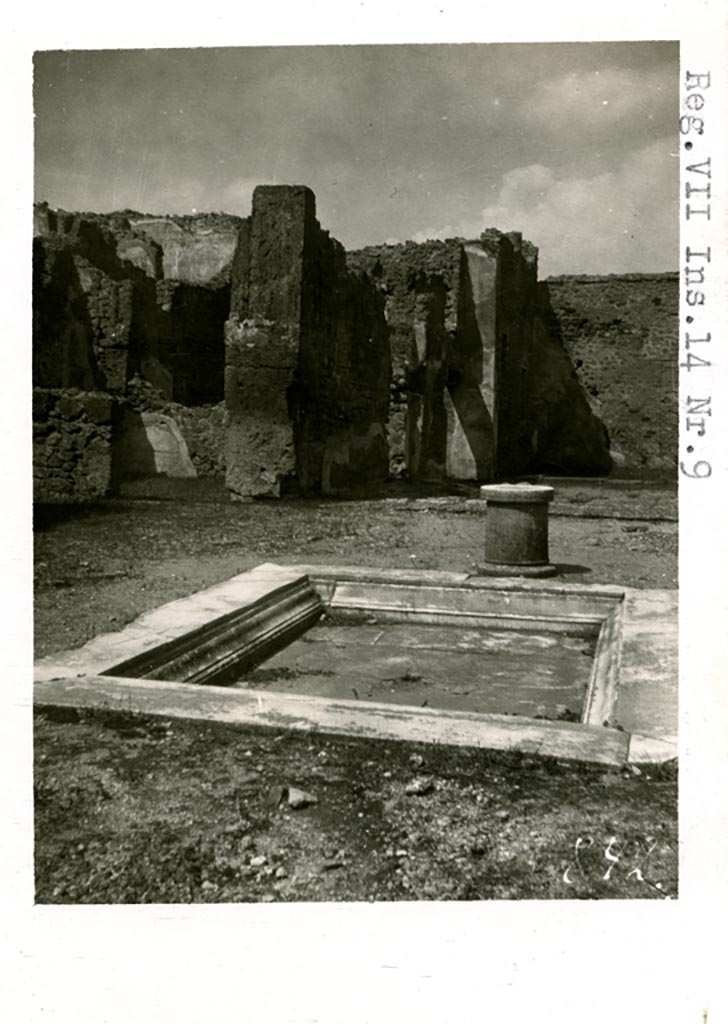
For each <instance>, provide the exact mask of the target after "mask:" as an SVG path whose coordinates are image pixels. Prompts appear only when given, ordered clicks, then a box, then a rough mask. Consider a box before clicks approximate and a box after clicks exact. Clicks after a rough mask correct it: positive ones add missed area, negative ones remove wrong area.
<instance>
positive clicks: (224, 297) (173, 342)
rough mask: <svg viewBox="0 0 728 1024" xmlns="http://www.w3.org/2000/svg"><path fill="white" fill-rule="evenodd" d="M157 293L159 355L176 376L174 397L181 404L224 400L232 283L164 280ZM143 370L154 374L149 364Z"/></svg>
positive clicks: (172, 378)
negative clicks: (204, 284)
mask: <svg viewBox="0 0 728 1024" xmlns="http://www.w3.org/2000/svg"><path fill="white" fill-rule="evenodd" d="M156 295H157V303H158V307H159V311H160V314H161V315H160V317H159V326H158V335H159V346H158V353H157V358H158V360H159V362H160V363H161V364H162V365H163V366H164V368H165V369H166V370H167V372H168V373H169V374H170V376H171V382H170V383H171V395H170V397H171V398H173V399H174V401H176V402H178V403H180V404H181V405H204V404H209V403H214V402H219V401H222V398H223V394H224V368H225V321H226V320H227V318H228V314H229V309H230V289H229V288H226V287H222V288H207V287H199V286H196V285H189V284H183V283H182V282H180V281H167V280H164V281H159V282H157V292H156ZM141 370H142V374H143V375H144V376H145V377H146V376H148V372H147V371H146V368H145V367H144V366H143V365H142V366H141Z"/></svg>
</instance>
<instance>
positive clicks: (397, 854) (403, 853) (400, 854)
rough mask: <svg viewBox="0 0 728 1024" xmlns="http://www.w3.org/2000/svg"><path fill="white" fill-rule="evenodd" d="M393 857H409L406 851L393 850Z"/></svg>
mask: <svg viewBox="0 0 728 1024" xmlns="http://www.w3.org/2000/svg"><path fill="white" fill-rule="evenodd" d="M394 856H395V857H407V856H409V852H408V851H407V850H395V851H394Z"/></svg>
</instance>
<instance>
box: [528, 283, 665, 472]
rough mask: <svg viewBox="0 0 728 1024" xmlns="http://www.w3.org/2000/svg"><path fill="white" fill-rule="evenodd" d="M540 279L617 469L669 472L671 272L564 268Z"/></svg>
mask: <svg viewBox="0 0 728 1024" xmlns="http://www.w3.org/2000/svg"><path fill="white" fill-rule="evenodd" d="M545 283H546V286H547V288H548V293H549V296H550V301H551V305H552V307H553V310H554V313H555V316H556V321H557V330H558V332H559V334H560V337H561V338H562V339H563V344H564V346H565V348H566V350H567V352H568V353H569V355H570V357H571V360H572V362H573V364H574V366H575V368H576V372H577V374H578V377H579V380H580V381H581V383H582V385H583V387H584V390H585V392H586V394H587V396H588V399H589V403H590V405H591V407H592V409H593V410H594V411H595V413H596V414H597V415H598V416H600V417H601V419H602V420H603V421H604V423H605V424H606V426H607V428H608V430H609V433H610V437H611V443H612V447H613V448H615V449H616V450H617V451H618V452H619V453H621V455H622V456H623V458H624V460H625V463H626V465H625V471H628V472H637V473H639V472H658V473H664V472H669V473H672V472H674V470H675V466H676V458H677V443H678V332H679V326H678V325H679V320H678V317H679V308H678V307H679V283H678V275H677V274H624V275H607V276H601V277H587V276H571V277H566V276H565V277H552V278H549V279H548V280H547V281H546V282H545ZM620 461H621V460H620Z"/></svg>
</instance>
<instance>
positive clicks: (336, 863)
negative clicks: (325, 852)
mask: <svg viewBox="0 0 728 1024" xmlns="http://www.w3.org/2000/svg"><path fill="white" fill-rule="evenodd" d="M343 867H346V862H345V861H343V860H340V859H339V858H336V859H335V860H325V861H324V862H323V864H322V865H321V870H322V871H335V870H336V869H337V868H343Z"/></svg>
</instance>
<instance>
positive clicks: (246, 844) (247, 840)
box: [240, 832, 255, 850]
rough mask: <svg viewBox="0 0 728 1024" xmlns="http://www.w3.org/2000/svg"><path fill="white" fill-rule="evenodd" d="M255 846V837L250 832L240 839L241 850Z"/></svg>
mask: <svg viewBox="0 0 728 1024" xmlns="http://www.w3.org/2000/svg"><path fill="white" fill-rule="evenodd" d="M254 846H255V840H254V839H253V837H252V836H251V835H250V833H249V832H248V833H247V834H246V835H244V836H243V837H242V838H241V840H240V849H241V850H251V849H252V848H253V847H254Z"/></svg>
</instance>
